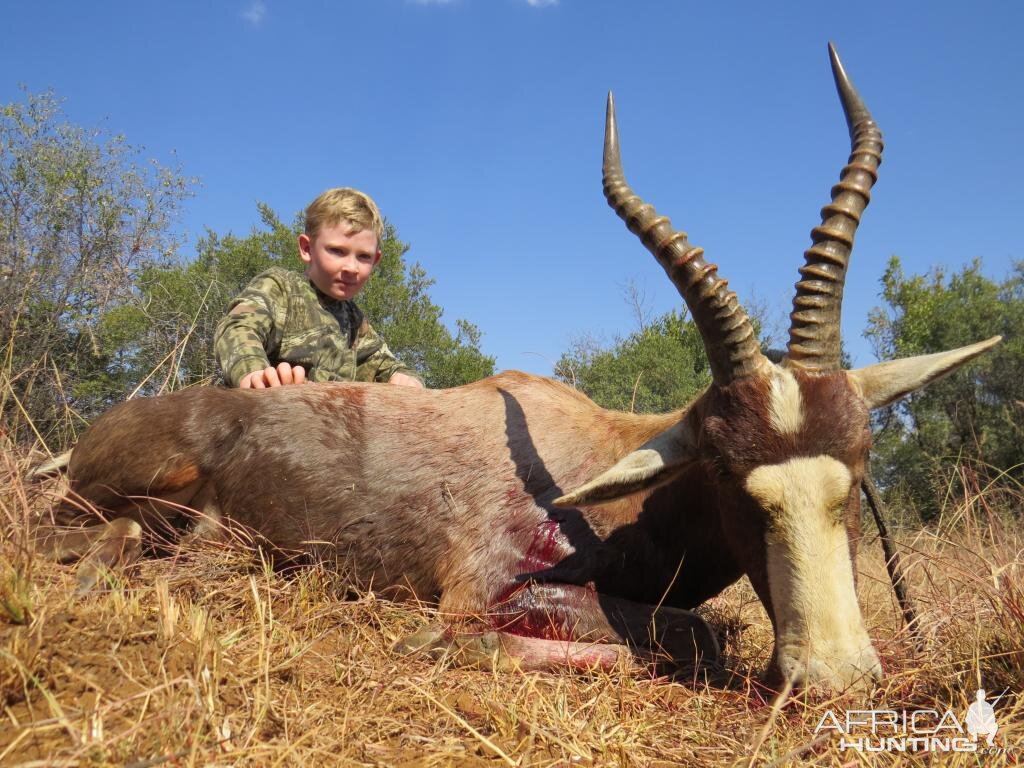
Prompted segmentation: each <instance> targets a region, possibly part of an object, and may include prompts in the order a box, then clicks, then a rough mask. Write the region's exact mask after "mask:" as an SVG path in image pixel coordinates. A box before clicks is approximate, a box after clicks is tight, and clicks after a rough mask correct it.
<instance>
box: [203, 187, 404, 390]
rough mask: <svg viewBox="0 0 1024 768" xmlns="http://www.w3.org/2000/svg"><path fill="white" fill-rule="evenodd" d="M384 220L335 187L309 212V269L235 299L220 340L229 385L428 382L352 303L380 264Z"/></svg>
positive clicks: (305, 253)
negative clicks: (401, 359)
mask: <svg viewBox="0 0 1024 768" xmlns="http://www.w3.org/2000/svg"><path fill="white" fill-rule="evenodd" d="M383 230H384V224H383V220H382V219H381V215H380V212H379V211H378V210H377V205H376V204H375V203H374V202H373V200H372V199H370V197H369V196H368V195H365V194H363V193H362V192H359V191H358V190H355V189H350V188H347V187H340V188H336V189H329V190H327V191H326V192H324V193H323V194H321V195H320V196H319V197H317V199H316V200H314V201H313V202H312V203H311V204H310V206H309V207H308V208H307V209H306V223H305V227H304V231H303V233H302V234H301V235H299V256H300V258H301V259H302V261H304V262H305V264H306V272H305V275H302V274H299V273H298V272H292V271H290V270H286V269H282V268H280V267H271V268H270V269H268V270H267V271H266V272H263V273H261V274H259V275H257V276H256V277H255V278H253V280H252V282H250V283H249V285H248V286H246V287H245V289H244V290H243V291H242V292H241V293H240V294H238V296H236V297H235V298H234V300H233V301H232V302H231V305H230V308H229V311H228V314H227V315H225V316H224V318H222V319H221V321H220V323H218V324H217V331H216V333H215V334H214V337H213V344H214V351H215V353H216V356H217V362H218V363H219V364H220V367H221V370H222V371H223V372H224V379H225V381H226V382H227V383H228V385H229V386H233V387H241V388H253V389H265V388H267V387H279V386H282V385H285V384H301V383H302V382H304V381H306V380H307V379H308V380H309V381H386V382H390V383H391V384H398V385H402V386H407V387H422V386H423V382H421V381H420V380H419V379H418V378H416V377H415V376H414V375H412V372H411V371H410V370H409V369H408V368H407V367H406V366H405V365H403V364H402V363H401V362H399V361H398V359H397V358H395V356H394V355H393V354H392V353H391V350H390V349H388V346H387V344H385V343H384V340H383V339H382V338H381V337H380V336H378V335H377V333H376V332H375V331H374V330H373V328H372V327H371V326H370V324H369V323H368V322H367V321H366V319H365V318H364V317H363V313H362V312H361V311H360V310H359V308H358V307H357V306H356V305H355V303H354V302H353V299H354V298H355V297H356V296H357V295H358V294H359V291H361V290H362V288H363V286H364V285H365V284H366V281H367V280H368V279H369V277H370V275H371V274H372V273H373V268H374V267H375V266H377V262H379V261H380V256H381V253H380V239H381V237H382V235H383Z"/></svg>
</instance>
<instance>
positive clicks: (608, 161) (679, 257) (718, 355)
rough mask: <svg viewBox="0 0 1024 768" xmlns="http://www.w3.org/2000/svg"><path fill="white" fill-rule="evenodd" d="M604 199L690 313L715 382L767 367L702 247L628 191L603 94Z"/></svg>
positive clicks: (747, 323) (610, 106)
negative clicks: (657, 266)
mask: <svg viewBox="0 0 1024 768" xmlns="http://www.w3.org/2000/svg"><path fill="white" fill-rule="evenodd" d="M604 196H605V198H606V199H607V200H608V205H610V206H611V207H612V208H614V209H615V212H616V213H617V214H618V215H619V217H620V218H621V219H622V220H623V221H625V222H626V226H627V227H628V228H629V231H630V232H632V233H633V234H635V235H638V236H639V237H640V241H641V242H642V243H643V244H644V246H645V247H646V248H647V250H649V251H650V252H651V253H652V254H654V257H655V258H656V259H657V260H658V263H659V264H661V266H662V268H663V269H664V270H665V272H666V273H667V274H668V276H669V279H670V280H671V281H672V283H673V285H675V287H676V290H678V291H679V294H680V295H681V296H682V297H683V300H684V301H685V302H686V306H687V307H689V309H690V314H691V315H692V316H693V321H694V323H695V324H696V326H697V329H698V330H699V331H700V335H701V339H702V340H703V341H704V349H705V351H706V352H707V355H708V363H709V364H710V367H711V375H712V378H713V380H714V382H715V383H716V384H718V385H720V386H724V385H726V384H728V383H729V382H731V381H733V380H734V379H740V378H743V377H745V376H749V375H751V374H753V373H755V372H756V371H758V370H759V369H761V368H762V367H763V366H764V365H766V364H767V361H766V360H765V357H764V356H763V355H762V354H761V349H760V347H759V346H758V343H757V339H756V337H755V335H754V328H753V326H752V325H751V323H750V320H749V319H748V318H747V315H746V313H745V312H744V311H743V307H741V306H740V305H739V302H738V301H737V300H736V294H735V293H733V292H732V291H730V290H729V289H728V283H727V282H726V281H725V280H723V279H722V278H720V277H719V276H718V267H716V266H715V265H714V264H708V263H707V262H705V261H704V249H703V248H699V247H694V246H691V245H690V243H689V242H688V241H687V239H686V233H685V232H681V231H679V232H677V231H676V230H674V229H672V222H670V221H669V219H668V218H667V217H665V216H659V215H658V214H657V212H656V211H655V210H654V207H653V206H651V205H648V204H647V203H645V202H644V201H643V200H641V199H640V198H639V197H638V196H637V195H635V194H634V193H633V190H632V189H630V188H629V185H628V184H627V183H626V178H625V175H624V174H623V172H622V159H621V157H620V156H619V133H618V128H617V127H616V124H615V100H614V98H613V97H612V94H611V93H609V94H608V113H607V117H606V121H605V133H604Z"/></svg>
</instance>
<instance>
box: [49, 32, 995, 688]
mask: <svg viewBox="0 0 1024 768" xmlns="http://www.w3.org/2000/svg"><path fill="white" fill-rule="evenodd" d="M830 56H831V60H832V69H833V74H834V76H835V81H836V85H837V88H838V91H839V95H840V98H841V101H842V104H843V109H844V111H845V114H846V118H847V122H848V125H849V128H850V136H851V144H852V154H851V157H850V160H849V163H848V164H847V165H846V166H845V167H844V168H843V170H842V173H841V177H840V181H839V183H838V184H837V185H836V186H835V187H834V188H833V189H832V195H831V202H830V203H829V204H828V205H826V206H825V208H824V209H823V211H822V222H821V224H820V225H819V226H817V227H815V228H814V230H813V231H812V239H813V244H812V245H811V247H810V248H809V249H808V250H807V252H806V253H805V261H806V263H805V265H804V266H803V267H802V268H801V269H800V273H801V279H800V280H799V282H798V283H797V284H796V295H795V298H794V300H793V312H792V315H791V326H790V338H789V342H788V345H787V351H786V355H785V357H784V358H783V359H782V360H781V362H780V363H779V364H774V363H772V362H770V361H769V360H768V359H767V358H766V357H765V355H764V354H762V352H761V349H760V348H759V346H758V342H757V339H756V338H755V335H754V331H753V328H752V326H751V323H750V321H749V320H748V318H747V316H746V315H745V313H744V311H743V309H742V308H741V306H740V305H739V304H738V302H737V300H736V296H735V294H734V293H732V292H730V291H729V290H728V289H727V287H726V283H725V281H724V280H722V279H721V278H720V277H719V276H718V273H717V268H716V267H715V266H714V265H713V264H708V263H706V262H705V261H704V259H703V255H702V250H701V249H700V248H697V247H693V246H691V245H690V244H689V243H688V241H687V238H686V235H685V233H683V232H680V231H677V230H674V229H672V226H671V224H670V222H669V220H668V219H667V218H664V217H661V216H659V215H657V214H656V213H655V211H654V209H653V208H652V207H651V206H650V205H647V204H646V203H644V202H643V201H641V200H640V198H638V197H637V196H636V195H634V194H633V192H632V191H631V190H630V188H629V187H628V186H627V184H626V181H625V179H624V176H623V172H622V168H621V162H620V158H619V145H618V136H617V130H616V125H615V111H614V107H613V103H612V100H611V97H610V96H609V102H608V114H607V125H606V133H605V145H604V191H605V195H606V197H607V199H608V202H609V203H610V205H611V206H612V207H613V208H614V209H615V210H616V212H617V213H618V214H619V216H621V217H622V218H623V219H624V220H625V221H626V223H627V225H628V227H629V229H630V230H631V231H633V232H634V233H635V234H637V235H639V237H640V239H641V240H642V242H643V243H644V245H645V246H646V247H647V248H648V249H649V250H650V251H651V252H652V253H653V254H654V255H655V257H656V258H657V260H658V262H659V263H660V264H661V265H662V267H664V269H665V271H666V272H667V274H668V276H669V278H670V279H671V280H672V282H673V283H674V284H675V286H676V287H677V288H678V290H679V292H680V294H681V295H682V296H683V298H684V300H685V301H686V304H687V306H688V307H689V309H690V312H691V314H692V317H693V321H694V322H695V323H696V325H697V327H698V328H699V330H700V333H701V336H702V338H703V340H704V345H705V348H706V350H707V355H708V359H709V362H710V369H711V373H712V378H713V380H712V383H711V384H710V386H709V387H708V388H707V390H706V391H705V392H703V393H702V394H701V395H700V396H699V397H698V398H696V399H695V400H694V401H693V402H691V403H689V404H688V405H685V406H684V407H683V408H681V409H680V410H679V411H676V412H673V413H669V414H664V415H654V416H649V415H636V414H631V413H617V412H613V411H608V410H604V409H602V408H599V407H598V406H596V405H595V404H594V403H593V402H591V401H590V400H589V399H587V398H586V397H585V396H584V395H583V394H581V393H580V392H577V391H575V390H574V389H572V388H570V387H568V386H565V385H563V384H561V383H558V382H555V381H551V380H548V379H544V378H539V377H536V376H530V375H526V374H523V373H516V372H509V373H503V374H501V375H498V376H495V377H492V378H490V379H486V380H484V381H479V382H477V383H474V384H469V385H467V386H463V387H458V388H455V389H450V390H440V391H417V390H408V389H404V388H396V387H386V386H379V385H364V384H347V383H339V384H320V385H311V384H307V385H302V386H291V387H283V388H280V389H273V390H266V391H251V390H250V391H244V390H228V389H219V388H201V389H190V390H185V391H182V392H178V393H175V394H171V395H167V396H163V397H157V398H152V399H140V400H133V401H131V402H127V403H124V404H122V405H119V406H116V407H115V408H112V409H111V410H110V411H109V412H107V413H106V414H105V415H103V416H102V417H100V418H99V419H98V420H97V421H96V422H95V424H94V425H93V426H92V427H91V428H90V429H89V430H88V431H87V432H86V433H85V435H84V436H83V437H82V439H81V441H80V442H79V444H78V445H77V447H76V448H75V449H74V452H73V454H72V458H71V463H70V469H69V472H70V482H71V489H72V492H71V494H70V495H69V497H68V500H66V501H65V502H64V503H63V504H62V505H61V506H60V507H59V509H58V510H57V516H58V518H59V522H61V523H69V522H80V521H81V518H82V514H81V512H80V510H81V505H80V502H79V500H84V501H87V502H89V503H90V504H91V505H93V506H94V507H95V508H97V509H98V510H100V511H101V512H102V514H103V516H104V518H105V519H107V520H109V521H110V522H107V523H106V524H105V525H101V526H94V527H91V528H83V529H80V530H74V531H71V532H68V533H66V534H65V536H64V538H58V539H57V545H58V549H61V551H62V553H63V554H65V555H70V554H73V553H80V552H81V551H82V550H83V549H84V548H85V545H93V546H94V547H97V548H98V549H99V550H100V552H99V554H98V555H97V554H95V553H94V555H93V557H99V558H100V559H101V560H106V561H114V560H117V559H119V558H123V557H125V556H126V555H128V554H131V553H132V552H133V551H134V552H137V551H138V548H139V544H138V541H139V537H140V531H141V529H142V528H143V527H155V526H156V525H157V524H163V523H165V522H167V520H168V519H171V518H174V517H175V516H177V515H178V514H179V513H180V509H181V507H180V506H178V505H187V506H189V507H192V508H195V509H197V510H200V511H201V512H203V513H205V515H206V516H207V518H214V519H215V518H219V517H221V516H223V517H224V518H229V519H231V520H234V521H237V522H239V523H242V524H244V525H246V526H248V527H249V528H251V529H253V530H254V531H256V532H257V533H258V534H259V535H261V536H262V537H263V538H264V539H265V540H266V541H267V542H269V543H270V544H271V545H273V547H275V548H277V549H278V550H280V551H283V552H289V553H295V552H299V553H307V554H310V555H312V556H313V557H315V558H316V559H318V560H321V561H326V562H329V563H337V564H338V567H339V568H343V569H344V572H345V573H347V574H348V575H349V576H350V577H351V579H352V580H353V581H354V582H355V583H358V584H362V585H369V584H372V586H373V588H374V589H375V590H376V591H378V592H384V591H386V592H388V593H389V594H393V595H395V596H403V595H406V596H415V597H416V598H419V599H424V600H428V601H429V600H433V601H436V602H437V604H438V607H439V611H440V614H441V615H442V616H444V617H446V619H447V621H448V622H449V623H448V624H447V629H446V630H445V631H439V632H434V631H425V632H422V633H419V634H418V635H416V636H413V637H412V638H410V639H409V640H408V641H407V642H406V643H404V647H406V648H416V647H424V646H429V647H431V648H435V649H436V648H454V649H458V650H459V651H460V652H461V653H462V654H468V655H470V656H473V655H474V654H475V655H476V656H477V657H486V656H487V655H488V654H490V653H492V652H494V653H495V655H496V657H497V656H500V655H502V654H504V655H507V656H511V657H514V658H516V659H518V660H519V662H521V663H523V664H524V665H526V666H528V667H529V666H536V667H540V666H546V665H548V664H554V663H583V664H590V663H599V664H601V663H610V662H613V661H614V660H615V659H617V658H619V656H620V654H621V653H623V651H624V650H625V649H626V648H634V649H639V650H641V651H642V652H643V651H648V650H650V651H653V650H664V651H667V652H668V653H669V654H670V655H672V656H674V657H676V658H678V659H685V660H692V659H694V658H696V657H700V656H703V657H704V658H709V657H713V656H714V655H715V654H716V653H717V645H716V642H715V639H714V636H713V634H712V633H711V631H710V630H709V628H708V627H707V626H706V625H705V624H704V622H703V621H702V620H701V619H699V618H698V617H697V616H696V615H694V614H692V613H690V612H689V611H688V609H691V608H693V607H695V606H698V605H700V604H701V603H702V602H703V601H704V600H706V599H708V598H709V597H711V596H713V595H716V594H718V593H719V592H721V591H722V590H723V589H725V587H727V586H728V585H730V584H732V583H733V582H735V581H736V580H737V579H739V578H740V577H741V576H743V575H746V576H748V577H749V579H750V581H751V583H752V584H753V587H754V589H755V590H756V592H757V594H758V596H759V598H760V600H761V602H762V603H763V604H764V607H765V609H766V611H767V613H768V616H769V617H770V618H771V621H772V624H773V627H774V631H775V653H774V668H775V669H776V671H777V672H778V673H779V674H781V675H782V676H783V677H785V678H789V679H791V680H793V681H794V682H796V683H802V684H816V685H822V686H828V687H836V688H842V687H845V686H846V685H848V684H850V683H853V682H856V681H858V680H861V679H871V678H878V677H879V676H880V675H881V668H880V665H879V660H878V656H877V654H876V652H875V650H874V648H873V647H872V644H871V641H870V639H869V637H868V634H867V632H866V631H865V628H864V624H863V620H862V618H861V613H860V610H859V607H858V604H857V597H856V592H855V578H854V559H855V556H856V543H857V539H858V536H859V521H860V484H861V479H862V476H863V475H864V472H865V466H866V463H867V459H868V449H869V445H870V430H869V428H868V413H869V411H870V409H872V408H877V407H880V406H884V405H887V404H889V403H891V402H893V401H894V400H896V399H897V398H899V397H901V396H902V395H904V394H906V393H908V392H911V391H912V390H915V389H917V388H919V387H922V386H924V385H926V384H928V383H929V382H931V381H933V380H934V379H936V378H938V377H940V376H942V375H944V374H946V373H949V372H950V371H952V370H954V369H956V368H958V367H959V366H961V365H963V364H964V363H966V362H967V361H968V360H970V359H972V358H974V357H975V356H977V355H979V354H981V353H982V352H983V351H985V350H986V349H988V348H989V347H991V346H993V345H994V344H995V343H997V342H998V340H999V338H998V337H994V338H992V339H989V340H987V341H984V342H981V343H978V344H975V345H972V346H968V347H964V348H961V349H958V350H955V351H951V352H945V353H940V354H934V355H926V356H921V357H915V358H908V359H904V360H897V361H892V362H885V363H880V364H877V365H872V366H868V367H866V368H861V369H858V370H850V371H846V370H842V369H841V368H840V353H839V319H840V307H841V301H842V293H843V284H844V280H845V277H846V270H847V264H848V261H849V256H850V252H851V247H852V244H853V237H854V232H855V230H856V228H857V224H858V222H859V220H860V217H861V214H862V212H863V211H864V208H865V206H866V205H867V203H868V196H869V190H870V188H871V186H872V184H873V182H874V181H875V176H876V170H877V168H878V165H879V162H880V159H881V151H882V139H881V134H880V132H879V130H878V128H877V127H876V125H875V123H874V121H873V120H872V118H871V116H870V114H869V113H868V110H867V109H866V108H865V106H864V104H863V102H862V101H861V99H860V97H859V96H858V95H857V93H856V91H855V90H854V88H853V86H852V85H851V83H850V81H849V79H848V78H847V76H846V74H845V72H844V71H843V68H842V65H841V64H840V62H839V59H838V57H837V56H836V53H835V51H834V50H833V49H832V48H831V46H830ZM609 467H610V469H609ZM595 475H596V478H595ZM92 520H93V522H95V517H93V518H92ZM140 524H141V527H140Z"/></svg>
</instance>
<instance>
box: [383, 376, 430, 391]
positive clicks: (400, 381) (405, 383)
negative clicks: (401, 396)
mask: <svg viewBox="0 0 1024 768" xmlns="http://www.w3.org/2000/svg"><path fill="white" fill-rule="evenodd" d="M388 384H397V385H398V386H400V387H419V388H420V389H423V382H422V381H420V380H419V379H417V378H416V377H415V376H410V375H409V374H407V373H396V374H394V375H393V376H392V377H391V378H390V379H388Z"/></svg>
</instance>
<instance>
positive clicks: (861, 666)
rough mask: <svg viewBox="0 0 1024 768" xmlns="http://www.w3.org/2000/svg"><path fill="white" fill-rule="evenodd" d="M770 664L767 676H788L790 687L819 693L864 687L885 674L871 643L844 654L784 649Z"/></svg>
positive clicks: (784, 678)
mask: <svg viewBox="0 0 1024 768" xmlns="http://www.w3.org/2000/svg"><path fill="white" fill-rule="evenodd" d="M794 650H795V649H794ZM774 666H775V669H774V670H773V673H774V674H772V675H770V677H771V678H773V679H781V680H783V681H784V680H787V679H788V680H790V681H792V683H793V687H794V688H797V689H800V690H803V691H810V692H813V693H821V694H837V693H842V692H844V691H851V690H852V691H859V690H867V689H870V688H871V687H873V686H874V685H876V684H878V683H880V682H881V681H882V679H883V678H884V676H885V674H884V672H883V671H882V664H881V662H880V661H879V660H878V655H877V654H876V653H875V650H874V648H871V647H868V648H865V649H864V650H863V651H862V652H860V653H859V654H856V655H853V656H849V657H845V658H837V657H835V656H818V655H808V654H806V653H805V654H803V655H801V654H799V653H798V652H796V653H793V652H784V653H780V654H779V657H778V659H777V660H776V664H775V665H774Z"/></svg>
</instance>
